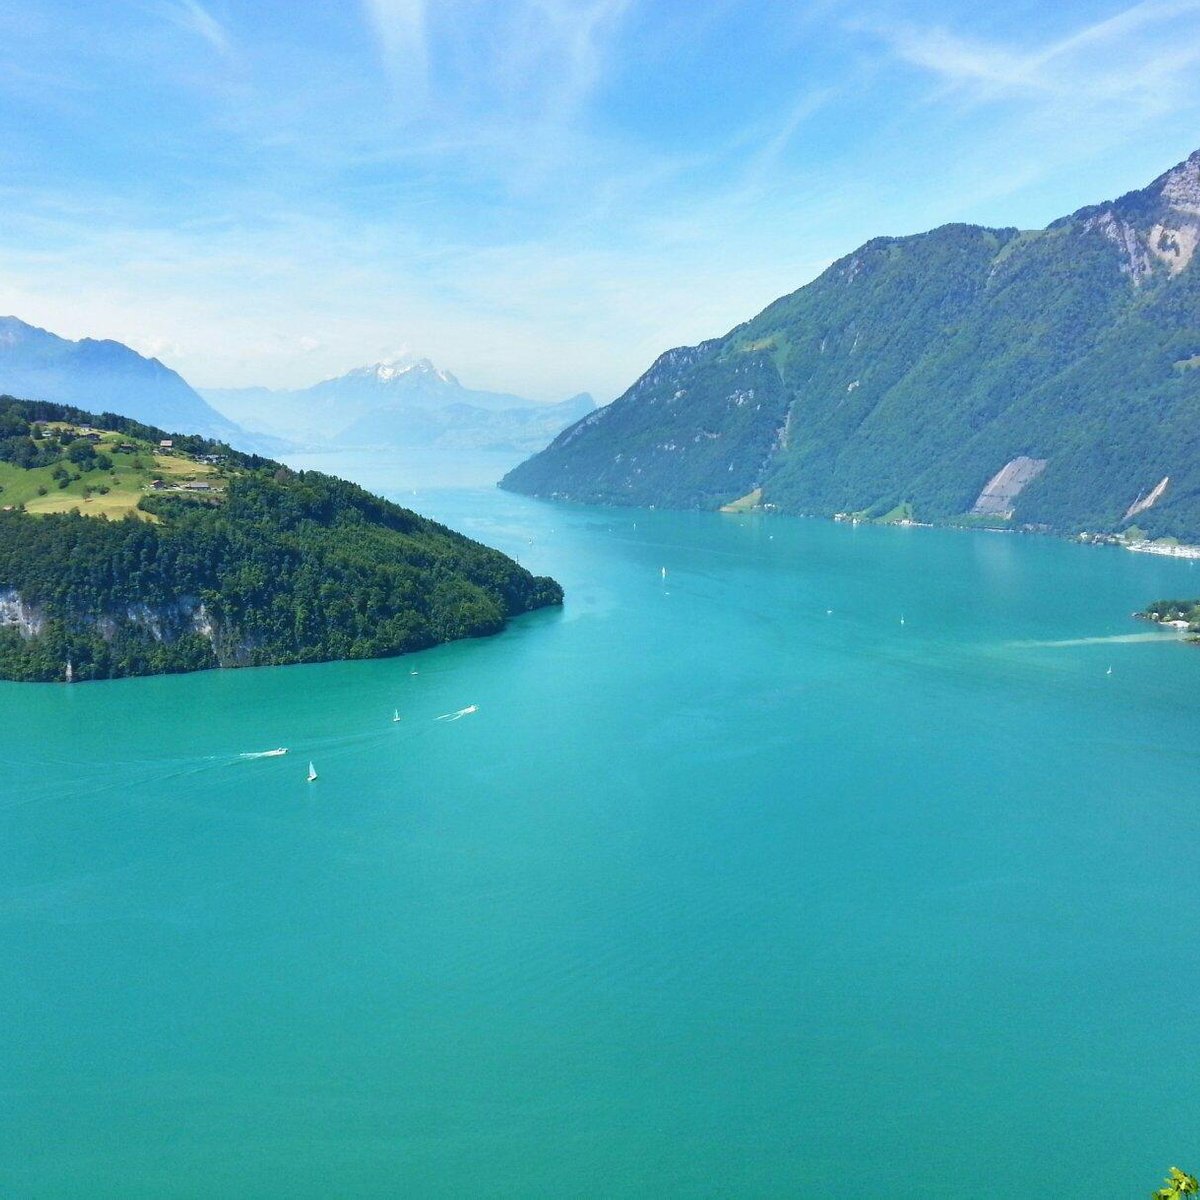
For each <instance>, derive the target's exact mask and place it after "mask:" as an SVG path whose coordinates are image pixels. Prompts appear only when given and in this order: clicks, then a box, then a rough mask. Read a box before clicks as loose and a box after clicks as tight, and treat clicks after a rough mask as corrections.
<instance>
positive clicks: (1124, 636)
mask: <svg viewBox="0 0 1200 1200" xmlns="http://www.w3.org/2000/svg"><path fill="white" fill-rule="evenodd" d="M1181 637H1182V634H1181V633H1178V632H1175V633H1166V632H1163V633H1157V632H1155V633H1118V634H1113V635H1111V636H1109V637H1082V638H1063V639H1062V640H1061V641H1048V642H1039V641H1029V642H1009V643H1008V644H1009V645H1010V646H1011V647H1013V648H1014V649H1019V650H1036V649H1039V648H1043V647H1045V648H1057V647H1060V646H1111V645H1113V644H1114V643H1123V642H1170V641H1178V640H1179V639H1180V638H1181Z"/></svg>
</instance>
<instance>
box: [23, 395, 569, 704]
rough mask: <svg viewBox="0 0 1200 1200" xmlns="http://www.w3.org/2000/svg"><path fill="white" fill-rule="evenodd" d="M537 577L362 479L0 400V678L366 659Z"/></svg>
mask: <svg viewBox="0 0 1200 1200" xmlns="http://www.w3.org/2000/svg"><path fill="white" fill-rule="evenodd" d="M561 603H562V589H561V588H560V587H559V585H558V584H557V583H556V582H555V581H554V580H553V579H549V578H546V577H544V576H534V575H531V574H530V573H529V572H528V571H526V570H525V569H524V568H523V567H521V566H519V565H518V564H517V563H516V562H514V561H513V560H512V559H510V558H508V557H507V556H506V555H504V554H501V553H500V552H499V551H497V550H492V549H489V548H488V547H486V546H483V545H481V544H480V543H478V542H475V541H472V540H471V539H469V538H466V537H464V536H462V535H461V534H458V533H455V532H454V531H452V530H450V529H447V528H446V527H445V526H442V525H439V524H437V523H436V522H434V521H430V520H427V519H426V518H424V517H420V516H418V515H417V514H416V513H414V512H411V511H409V510H408V509H405V508H401V507H400V506H399V505H396V504H392V503H390V502H389V501H387V500H383V499H381V498H379V497H377V496H373V495H371V494H370V493H369V492H367V491H365V490H364V489H362V488H360V487H358V486H356V485H354V484H352V483H347V482H346V481H344V480H341V479H335V478H333V477H331V476H328V475H323V474H320V473H318V472H314V471H299V472H297V471H292V470H290V469H289V468H287V467H285V466H283V465H282V464H280V463H277V462H273V461H271V460H270V459H266V458H262V457H259V456H257V455H252V454H242V453H239V452H238V451H235V450H232V449H231V448H230V447H229V446H227V445H224V444H222V443H219V442H214V441H210V440H208V439H206V438H202V437H196V436H179V435H169V434H167V433H165V432H164V431H162V430H160V429H154V428H152V427H150V426H147V425H142V424H140V423H138V422H136V421H132V420H129V419H127V418H124V417H120V416H116V415H114V414H112V413H105V414H103V415H100V416H97V415H95V414H92V413H88V412H85V411H83V410H81V409H76V408H73V407H69V406H65V405H58V404H49V403H43V402H36V401H27V400H17V399H13V398H12V397H8V396H4V397H0V678H2V679H10V680H40V681H55V680H67V681H71V680H85V679H111V678H116V677H119V676H126V675H151V674H164V673H171V672H180V671H197V670H204V669H207V668H211V667H240V666H267V665H280V664H284V663H301V662H320V661H325V660H330V659H349V658H381V657H386V656H390V655H396V654H404V653H406V652H408V651H412V650H421V649H425V648H427V647H429V646H433V645H437V644H438V643H441V642H449V641H453V640H455V639H458V638H466V637H478V636H481V635H485V634H492V633H497V632H499V631H500V630H501V629H502V628H504V625H505V622H506V621H507V619H508V618H509V617H513V616H516V615H518V614H520V613H525V612H529V611H531V610H533V609H537V608H543V607H547V606H550V605H557V604H561Z"/></svg>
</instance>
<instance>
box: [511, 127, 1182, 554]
mask: <svg viewBox="0 0 1200 1200" xmlns="http://www.w3.org/2000/svg"><path fill="white" fill-rule="evenodd" d="M1198 242H1200V151H1197V152H1196V153H1194V154H1192V155H1190V156H1189V157H1188V158H1187V159H1186V160H1184V161H1183V162H1181V163H1179V164H1178V165H1176V166H1175V167H1172V168H1171V169H1170V170H1168V171H1166V172H1164V173H1163V174H1162V175H1160V176H1159V177H1158V178H1157V179H1156V180H1155V181H1154V182H1153V183H1152V184H1150V185H1149V186H1148V187H1146V188H1143V189H1140V190H1138V191H1134V192H1128V193H1126V194H1125V195H1123V196H1121V197H1118V198H1117V199H1116V200H1111V201H1105V202H1103V203H1101V204H1097V205H1089V206H1086V207H1083V208H1080V209H1077V210H1076V212H1075V213H1073V214H1071V215H1070V216H1068V217H1064V218H1060V219H1059V220H1057V221H1054V222H1052V223H1051V224H1050V225H1048V226H1047V227H1046V228H1045V229H1042V230H1018V229H1016V228H1013V227H1009V228H1001V229H988V228H984V227H982V226H973V225H966V224H949V225H944V226H941V227H939V228H937V229H933V230H930V231H928V232H926V233H919V234H910V235H906V236H904V237H879V238H873V239H871V240H870V241H868V242H866V243H864V244H863V245H862V246H860V247H859V248H858V249H856V250H854V251H851V252H850V253H849V254H847V255H844V256H843V257H841V258H839V259H838V260H837V261H836V262H834V263H832V264H831V265H830V266H829V267H828V268H827V269H826V270H825V271H824V272H822V274H821V275H820V276H818V277H817V278H816V279H815V280H813V281H812V282H811V283H808V284H806V285H805V286H804V287H801V288H799V289H798V290H796V291H794V292H792V293H789V294H788V295H786V296H782V297H780V298H779V299H778V300H776V301H774V302H772V303H771V304H770V305H768V306H767V307H766V308H765V309H763V310H762V312H760V313H759V314H758V315H757V316H755V317H753V318H752V319H751V320H749V321H747V322H744V323H742V324H740V325H738V326H735V327H734V328H733V329H731V330H730V331H729V332H728V333H727V334H725V335H724V336H723V337H718V338H712V339H709V340H707V341H705V342H702V343H700V344H698V345H697V346H694V347H676V348H674V349H672V350H669V351H667V352H665V353H664V354H662V355H660V356H659V357H658V358H657V359H656V360H655V361H654V363H652V364H651V366H650V368H649V369H648V370H647V371H646V372H645V373H644V374H643V375H642V376H641V377H640V378H639V379H638V380H636V381H635V382H634V384H633V385H632V386H631V387H630V388H629V389H628V390H627V391H626V392H625V393H624V394H623V395H622V396H621V397H619V398H618V399H617V400H616V401H614V402H613V404H611V405H609V406H608V407H606V408H603V409H599V410H597V411H596V412H595V413H593V414H590V415H589V416H586V417H584V418H583V419H582V420H581V421H579V422H577V423H576V424H575V425H574V426H572V427H571V428H570V429H567V430H565V431H564V432H563V433H562V434H560V435H559V437H558V438H556V439H555V441H554V442H552V443H551V444H550V445H549V446H548V447H547V448H546V449H545V450H543V451H542V452H540V453H539V454H537V455H535V456H534V457H533V458H531V459H529V460H528V461H526V462H525V463H522V464H521V465H520V466H518V467H516V468H514V470H513V471H511V472H509V474H508V475H506V476H505V478H504V480H503V481H502V486H504V487H508V488H511V489H513V490H516V491H523V492H528V493H530V494H534V495H539V496H547V497H557V498H560V499H572V500H579V501H584V502H592V503H615V504H634V505H649V504H655V505H660V506H667V507H679V508H717V507H720V506H722V505H724V504H727V503H729V502H731V501H733V500H736V499H738V498H740V497H744V496H746V495H748V494H750V493H752V492H754V491H755V490H756V489H758V488H761V489H762V501H763V503H765V504H769V505H772V506H774V507H776V508H778V509H780V510H783V511H789V512H796V513H811V514H814V515H826V516H832V515H835V514H837V513H839V512H849V513H855V514H859V515H864V516H870V517H881V516H884V515H886V514H888V513H890V512H893V511H895V510H896V509H898V508H900V507H903V506H906V505H907V506H910V507H911V509H912V511H913V514H914V516H915V517H916V519H919V520H934V521H938V520H960V519H961V520H965V519H968V517H969V514H970V513H971V511H972V509H973V507H974V506H975V505H976V503H977V502H978V500H979V499H980V497H981V496H982V494H983V492H984V491H985V490H986V488H987V486H988V484H989V481H991V480H993V479H994V477H996V476H997V474H998V473H999V472H1001V471H1002V470H1004V469H1005V468H1006V467H1007V466H1010V465H1011V464H1013V463H1014V462H1015V460H1018V459H1022V458H1024V459H1028V460H1030V461H1038V462H1040V461H1042V460H1045V463H1046V466H1045V468H1044V469H1039V470H1038V471H1036V472H1033V473H1028V472H1024V473H1022V472H1017V474H1016V476H1014V478H1019V482H1020V486H1019V488H1018V490H1017V491H1016V492H1014V493H1012V494H1011V495H1008V493H1006V495H1008V499H1009V500H1010V501H1011V506H1010V508H1007V509H1005V510H1003V512H1002V513H997V514H992V515H991V518H992V519H993V520H994V521H995V522H996V523H1001V524H1006V525H1007V526H1009V527H1022V526H1038V527H1046V528H1050V529H1056V530H1063V531H1068V530H1070V531H1075V530H1078V529H1083V528H1089V529H1119V528H1121V526H1122V524H1123V521H1124V520H1125V519H1126V518H1125V514H1126V513H1127V512H1128V511H1129V509H1130V507H1131V505H1133V504H1134V502H1135V500H1137V499H1138V498H1139V497H1144V496H1145V495H1147V494H1149V493H1150V492H1151V490H1152V489H1153V488H1155V487H1156V486H1157V485H1158V484H1159V482H1160V481H1161V480H1162V479H1163V478H1167V479H1168V480H1169V483H1168V485H1167V486H1166V487H1165V488H1164V489H1163V490H1162V491H1161V492H1160V493H1159V495H1158V498H1157V499H1156V500H1155V501H1154V503H1153V504H1152V505H1151V506H1150V507H1149V508H1145V509H1143V510H1141V511H1139V512H1138V513H1137V514H1136V516H1137V522H1138V525H1139V527H1143V528H1148V529H1151V530H1152V531H1153V532H1155V533H1159V534H1168V533H1169V534H1173V535H1175V536H1192V537H1194V536H1198V535H1200V442H1198V441H1197V434H1196V432H1195V430H1196V429H1197V428H1200V421H1198V420H1197V417H1198V416H1200V371H1196V370H1193V369H1191V366H1190V365H1189V364H1191V363H1193V360H1194V363H1195V364H1196V365H1200V279H1198V276H1197V268H1196V265H1195V261H1194V259H1195V249H1196V245H1197V243H1198ZM979 516H980V515H979V514H976V517H975V518H972V519H974V520H978V519H979Z"/></svg>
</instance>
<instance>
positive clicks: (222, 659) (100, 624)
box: [0, 588, 255, 670]
mask: <svg viewBox="0 0 1200 1200" xmlns="http://www.w3.org/2000/svg"><path fill="white" fill-rule="evenodd" d="M47 624H48V618H47V615H46V611H45V609H44V607H43V606H41V605H39V604H31V603H29V602H28V601H26V600H25V599H23V598H22V596H21V595H20V593H19V592H17V591H16V590H15V589H12V588H9V589H7V590H4V591H0V629H15V630H16V631H17V632H18V633H19V634H20V635H21V637H22V638H25V639H34V638H38V637H41V636H42V635H43V634H44V633H45V632H46V629H47ZM79 624H80V625H81V626H84V627H87V626H90V627H92V628H94V629H95V630H96V632H97V633H99V634H100V636H101V637H102V638H103V639H104V640H105V641H107V642H111V641H112V640H113V638H115V637H117V636H118V635H119V634H120V633H121V632H122V631H123V630H128V629H133V630H137V631H138V632H140V633H144V634H149V636H150V637H151V639H153V641H155V642H158V643H165V644H168V645H169V644H171V643H174V642H177V641H178V640H179V639H180V638H181V637H185V636H187V635H196V636H199V637H201V638H203V639H204V640H205V641H207V642H208V643H209V645H210V646H211V647H212V651H213V657H214V659H215V663H214V665H217V666H222V667H238V666H244V665H245V664H247V663H248V662H250V661H251V660H252V654H253V651H254V649H255V642H254V639H252V638H248V637H246V636H245V635H243V634H242V633H240V632H239V631H238V630H236V629H233V628H231V627H228V626H225V625H220V624H218V623H217V622H215V621H214V620H213V619H212V616H211V614H210V613H209V612H208V610H207V609H206V608H205V606H204V603H203V602H202V601H201V600H199V599H197V598H196V597H195V596H181V597H180V598H179V599H178V600H176V601H175V602H174V603H173V604H165V605H149V604H136V605H130V606H129V607H127V608H125V609H124V610H123V611H121V612H109V613H104V614H102V615H101V616H99V617H95V616H88V617H84V618H81V619H80V621H79ZM64 670H65V664H64Z"/></svg>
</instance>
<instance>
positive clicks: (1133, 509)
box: [1121, 475, 1171, 521]
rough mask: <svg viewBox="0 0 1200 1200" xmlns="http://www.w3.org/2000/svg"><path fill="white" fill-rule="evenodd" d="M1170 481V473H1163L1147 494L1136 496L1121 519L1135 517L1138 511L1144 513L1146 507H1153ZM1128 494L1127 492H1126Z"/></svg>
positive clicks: (1125, 519)
mask: <svg viewBox="0 0 1200 1200" xmlns="http://www.w3.org/2000/svg"><path fill="white" fill-rule="evenodd" d="M1170 482H1171V477H1170V475H1164V476H1163V477H1162V479H1160V480H1159V481H1158V483H1156V484H1155V485H1154V487H1153V489H1152V490H1151V492H1150V494H1149V495H1148V496H1142V495H1139V496H1138V498H1137V499H1136V500H1135V501H1134V502H1133V503H1132V504H1131V505H1130V506H1129V508H1128V509H1126V511H1125V515H1124V516H1123V517H1122V518H1121V520H1122V521H1128V520H1129V519H1130V518H1131V517H1136V516H1137V515H1138V513H1144V512H1145V511H1146V509H1148V508H1153V507H1154V506H1155V505H1156V504H1157V503H1158V502H1159V501H1160V500H1161V499H1162V496H1163V493H1164V492H1165V491H1166V490H1167V484H1168V483H1170ZM1126 494H1128V493H1126Z"/></svg>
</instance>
